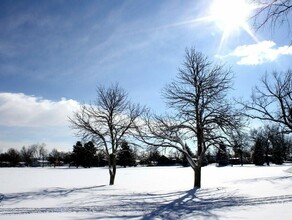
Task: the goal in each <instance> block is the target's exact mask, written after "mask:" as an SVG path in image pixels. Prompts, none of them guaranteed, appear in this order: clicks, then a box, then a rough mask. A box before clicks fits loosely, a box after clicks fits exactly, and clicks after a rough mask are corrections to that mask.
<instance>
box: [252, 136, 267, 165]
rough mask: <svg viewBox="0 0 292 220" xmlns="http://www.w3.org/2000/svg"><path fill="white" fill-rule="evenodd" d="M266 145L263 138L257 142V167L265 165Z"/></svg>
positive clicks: (259, 138)
mask: <svg viewBox="0 0 292 220" xmlns="http://www.w3.org/2000/svg"><path fill="white" fill-rule="evenodd" d="M265 144H266V141H265V140H264V139H263V137H261V136H258V137H257V138H256V140H255V145H254V152H253V163H254V164H255V165H257V166H262V165H264V163H265Z"/></svg>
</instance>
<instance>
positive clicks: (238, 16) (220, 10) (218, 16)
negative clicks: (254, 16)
mask: <svg viewBox="0 0 292 220" xmlns="http://www.w3.org/2000/svg"><path fill="white" fill-rule="evenodd" d="M250 12H251V8H250V6H249V4H247V3H246V2H245V1H244V0H215V1H214V3H213V4H212V5H211V8H210V15H211V17H212V19H213V20H214V21H215V23H216V24H217V25H218V26H219V28H221V29H222V30H223V31H228V32H231V31H233V30H235V29H237V28H239V27H241V26H243V25H244V24H245V23H246V22H247V20H248V17H249V15H250Z"/></svg>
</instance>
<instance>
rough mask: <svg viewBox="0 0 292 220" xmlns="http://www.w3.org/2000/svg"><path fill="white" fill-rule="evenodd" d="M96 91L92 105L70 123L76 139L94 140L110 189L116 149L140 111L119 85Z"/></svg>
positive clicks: (83, 106) (132, 127)
mask: <svg viewBox="0 0 292 220" xmlns="http://www.w3.org/2000/svg"><path fill="white" fill-rule="evenodd" d="M96 91H97V97H96V100H95V102H94V104H89V105H82V106H81V108H80V110H79V111H77V112H75V114H74V116H73V117H72V118H70V122H71V124H72V128H73V129H76V130H77V134H78V135H79V136H81V137H82V138H85V139H90V140H93V141H94V142H95V143H96V144H97V146H100V147H102V148H103V149H104V151H105V153H106V156H107V159H108V165H109V174H110V183H109V184H110V185H113V184H114V181H115V176H116V162H117V158H116V156H117V150H118V147H119V146H120V144H121V143H122V141H123V140H125V139H127V137H129V136H131V134H132V131H133V129H134V128H135V121H136V120H137V119H138V117H139V116H140V115H141V114H142V112H143V108H142V107H141V106H139V105H134V104H131V103H130V102H129V100H128V96H127V93H126V92H125V90H123V89H122V88H121V87H120V86H119V85H118V84H116V85H112V86H111V87H109V88H105V87H103V86H99V87H97V90H96Z"/></svg>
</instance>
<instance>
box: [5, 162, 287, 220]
mask: <svg viewBox="0 0 292 220" xmlns="http://www.w3.org/2000/svg"><path fill="white" fill-rule="evenodd" d="M193 176H194V174H193V172H192V169H191V168H182V167H136V168H120V169H118V172H117V176H116V183H115V185H114V186H108V185H107V184H108V181H109V175H108V170H107V169H106V168H92V169H74V168H73V169H72V168H71V169H69V168H56V169H54V168H1V169H0V201H1V202H0V219H1V220H6V219H11V220H12V219H13V220H14V219H17V220H20V219H21V220H23V219H24V220H28V219H45V220H51V219H62V220H74V219H75V220H76V219H86V220H94V219H144V220H147V219H257V220H258V219H265V220H266V219H291V216H292V164H290V165H289V164H287V165H284V166H270V167H255V166H243V167H240V166H233V167H230V166H229V167H221V168H218V167H215V166H212V165H210V166H207V167H204V168H203V171H202V188H201V189H198V190H195V189H192V185H193Z"/></svg>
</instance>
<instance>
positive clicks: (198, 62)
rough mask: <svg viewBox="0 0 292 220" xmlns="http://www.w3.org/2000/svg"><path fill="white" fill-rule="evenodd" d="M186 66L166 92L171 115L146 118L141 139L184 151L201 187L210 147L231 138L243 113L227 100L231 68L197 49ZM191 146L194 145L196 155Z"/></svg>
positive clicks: (151, 143) (189, 51) (147, 116)
mask: <svg viewBox="0 0 292 220" xmlns="http://www.w3.org/2000/svg"><path fill="white" fill-rule="evenodd" d="M182 66H183V68H181V69H179V74H178V76H177V79H176V80H175V81H174V82H172V83H170V84H169V85H167V86H166V87H165V89H164V90H163V95H164V97H165V98H166V100H167V103H168V105H169V107H170V108H171V109H172V113H171V116H155V115H152V114H150V113H148V114H146V116H145V117H144V128H143V129H140V131H139V132H140V139H142V141H144V142H146V143H148V144H149V145H152V146H157V147H172V148H175V149H177V150H179V151H180V152H182V153H183V154H184V155H185V156H186V158H187V160H188V162H189V163H190V165H191V167H192V168H193V170H194V172H195V181H194V187H199V188H200V187H201V167H202V162H203V159H204V156H205V153H206V151H207V149H208V148H209V147H210V146H218V145H219V144H220V143H222V142H226V141H228V138H227V137H228V133H229V132H232V130H233V129H235V128H238V126H239V122H240V120H239V117H238V116H239V115H238V114H237V113H236V112H235V111H233V109H234V108H233V106H232V105H231V104H230V103H229V102H228V101H227V99H226V95H227V91H228V90H229V89H230V87H231V80H232V77H231V71H230V70H226V69H225V68H224V66H222V65H215V64H213V63H212V62H210V61H209V60H208V59H207V57H206V56H204V55H203V54H202V53H199V52H197V51H196V50H195V49H194V48H192V49H190V50H188V49H187V50H186V56H185V60H184V63H183V65H182ZM188 147H194V148H195V150H196V158H192V156H191V155H190V153H189V152H188V150H187V148H188Z"/></svg>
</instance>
